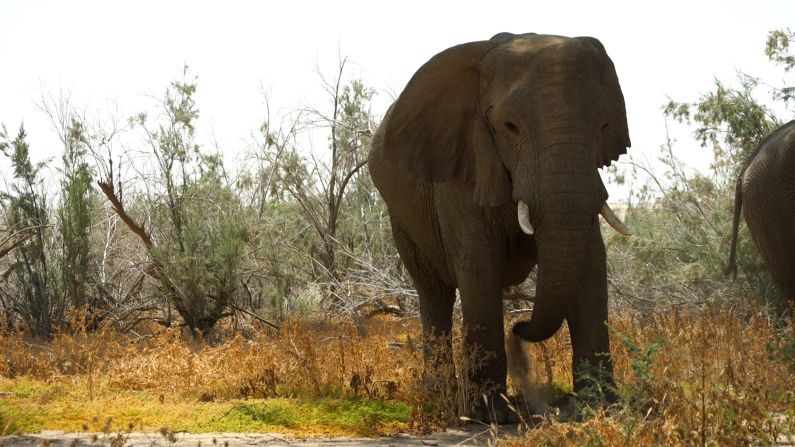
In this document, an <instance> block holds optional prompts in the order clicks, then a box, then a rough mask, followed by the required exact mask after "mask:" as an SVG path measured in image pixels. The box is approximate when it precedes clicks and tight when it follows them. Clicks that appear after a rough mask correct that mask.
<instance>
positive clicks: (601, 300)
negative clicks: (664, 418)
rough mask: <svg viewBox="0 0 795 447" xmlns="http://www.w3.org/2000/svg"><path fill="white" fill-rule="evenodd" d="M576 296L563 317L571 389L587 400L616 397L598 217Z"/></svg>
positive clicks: (603, 402)
mask: <svg viewBox="0 0 795 447" xmlns="http://www.w3.org/2000/svg"><path fill="white" fill-rule="evenodd" d="M589 244H590V248H589V250H588V259H587V261H586V262H587V264H586V266H585V269H584V271H583V275H582V278H581V280H580V284H581V286H580V289H579V291H578V293H577V296H576V298H575V299H574V300H573V301H571V302H570V303H569V310H568V313H567V316H566V320H567V321H568V325H569V333H570V335H571V345H572V351H573V353H572V354H573V358H572V366H573V376H574V392H575V393H576V394H577V396H579V397H580V398H582V399H583V400H584V401H586V402H587V403H589V404H596V405H609V404H611V403H613V402H615V401H616V400H617V399H618V396H617V394H616V385H615V381H614V379H613V363H612V360H611V357H610V338H609V334H608V328H607V266H606V263H607V256H606V251H605V245H604V241H603V240H602V233H601V231H600V229H599V222H598V220H597V222H596V224H595V225H594V228H593V230H592V237H591V240H590V243H589Z"/></svg>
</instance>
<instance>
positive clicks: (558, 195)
mask: <svg viewBox="0 0 795 447" xmlns="http://www.w3.org/2000/svg"><path fill="white" fill-rule="evenodd" d="M555 146H556V147H555V149H556V151H555V152H552V151H549V152H547V153H549V154H550V156H549V157H548V159H547V160H544V163H543V164H544V166H543V167H544V169H543V171H542V172H543V174H542V175H541V177H540V181H539V182H538V187H539V194H538V197H539V202H540V203H538V204H537V206H536V207H535V208H536V209H537V210H538V212H537V213H535V214H536V219H534V221H535V222H536V223H537V226H536V228H535V238H536V245H537V247H538V283H537V286H536V299H535V303H534V306H533V315H532V318H531V319H530V320H529V321H527V322H520V323H517V324H516V326H514V329H513V330H514V333H515V334H516V335H518V336H519V337H520V338H522V339H524V340H527V341H532V342H539V341H543V340H546V339H547V338H549V337H551V336H552V335H554V334H555V332H557V331H558V329H559V328H560V326H561V324H562V323H563V319H564V318H565V316H566V312H567V310H568V305H569V302H571V301H572V300H574V298H575V296H576V294H577V291H578V288H579V287H580V283H579V280H580V277H581V276H582V273H583V268H584V265H585V261H586V260H587V259H588V257H589V256H588V248H589V247H588V242H589V240H590V236H591V234H592V233H591V232H592V230H593V225H594V222H595V220H596V216H597V213H598V211H599V209H600V207H601V205H602V204H603V203H604V201H605V199H606V196H604V194H606V193H603V191H604V187H603V186H602V184H601V180H600V179H599V174H598V172H597V171H596V168H595V167H594V166H593V164H592V162H590V160H589V159H588V157H587V156H584V154H587V151H585V148H584V147H583V145H582V144H577V143H563V144H561V143H558V144H555ZM542 153H544V151H542Z"/></svg>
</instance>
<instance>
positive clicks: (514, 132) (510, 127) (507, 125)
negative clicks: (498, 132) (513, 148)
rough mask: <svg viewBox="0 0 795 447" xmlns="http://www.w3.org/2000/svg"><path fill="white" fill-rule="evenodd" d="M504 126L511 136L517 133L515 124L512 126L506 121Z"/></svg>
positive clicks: (517, 129)
mask: <svg viewBox="0 0 795 447" xmlns="http://www.w3.org/2000/svg"><path fill="white" fill-rule="evenodd" d="M504 124H505V128H506V129H508V132H510V133H512V134H513V135H516V134H518V133H519V128H518V127H516V124H514V123H512V122H510V121H506V122H505V123H504Z"/></svg>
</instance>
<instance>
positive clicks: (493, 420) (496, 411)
mask: <svg viewBox="0 0 795 447" xmlns="http://www.w3.org/2000/svg"><path fill="white" fill-rule="evenodd" d="M503 396H504V395H503V394H495V395H493V396H491V397H488V396H485V395H484V396H483V398H481V399H478V402H476V403H475V405H474V408H473V409H472V412H471V414H470V415H467V416H466V418H464V420H467V419H468V420H471V421H473V422H480V423H485V424H497V425H501V424H518V423H519V422H520V421H521V417H520V415H519V414H518V413H517V412H516V409H515V408H513V407H512V406H510V405H509V404H508V402H507V401H506V399H505V398H504V397H503Z"/></svg>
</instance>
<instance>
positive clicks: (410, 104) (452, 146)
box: [383, 41, 510, 206]
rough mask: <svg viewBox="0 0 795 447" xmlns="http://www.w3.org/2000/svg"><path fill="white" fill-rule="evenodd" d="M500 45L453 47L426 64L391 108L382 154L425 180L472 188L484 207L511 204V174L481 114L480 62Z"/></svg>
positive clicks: (476, 198) (493, 43)
mask: <svg viewBox="0 0 795 447" xmlns="http://www.w3.org/2000/svg"><path fill="white" fill-rule="evenodd" d="M496 44H497V42H494V41H479V42H470V43H465V44H462V45H457V46H454V47H452V48H449V49H447V50H445V51H442V52H441V53H439V54H437V55H436V56H434V57H432V58H431V59H430V60H429V61H428V62H426V63H425V64H424V65H423V66H422V67H420V69H419V70H417V72H416V73H415V74H414V76H413V77H412V78H411V80H410V81H409V83H408V85H406V88H405V89H404V90H403V92H402V93H401V94H400V96H399V97H398V99H397V100H396V101H395V103H394V104H393V105H392V109H391V111H390V113H389V119H388V121H387V122H386V123H385V125H386V127H385V129H384V145H383V151H384V156H385V157H386V159H387V160H389V161H391V162H392V163H394V164H396V165H398V166H400V167H401V168H404V169H405V170H407V171H408V172H409V173H411V174H412V175H413V176H415V177H417V178H418V179H420V180H423V181H427V182H436V183H439V182H446V181H462V182H466V183H469V184H474V186H475V191H474V197H473V199H474V200H475V201H476V202H477V203H479V204H481V205H484V206H495V205H499V204H502V203H505V202H507V201H509V200H510V183H509V177H508V172H507V170H506V168H505V166H504V165H503V164H502V161H501V160H500V158H499V156H498V155H497V149H496V146H495V144H494V141H493V138H492V135H491V133H490V132H489V130H488V127H487V126H486V125H485V122H484V119H483V116H480V114H479V111H478V95H479V93H480V61H481V60H482V59H483V56H484V55H485V54H486V53H488V51H489V50H490V49H491V48H493V47H494V46H495V45H496Z"/></svg>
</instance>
